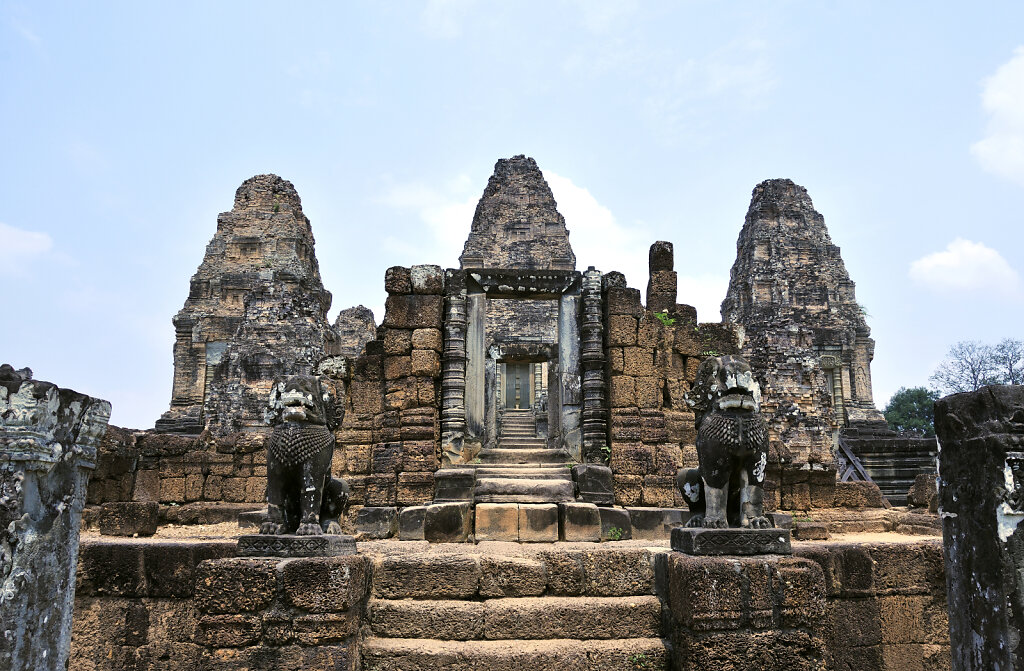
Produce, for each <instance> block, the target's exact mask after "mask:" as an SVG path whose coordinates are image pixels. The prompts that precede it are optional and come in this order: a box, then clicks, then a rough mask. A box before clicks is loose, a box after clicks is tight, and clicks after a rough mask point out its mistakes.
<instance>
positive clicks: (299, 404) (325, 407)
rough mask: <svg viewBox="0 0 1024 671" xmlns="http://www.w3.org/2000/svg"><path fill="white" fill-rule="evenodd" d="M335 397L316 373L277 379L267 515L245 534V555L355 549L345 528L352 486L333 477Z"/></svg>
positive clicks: (241, 543) (241, 547)
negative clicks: (257, 528) (344, 515)
mask: <svg viewBox="0 0 1024 671" xmlns="http://www.w3.org/2000/svg"><path fill="white" fill-rule="evenodd" d="M334 410H335V408H334V399H333V397H332V395H331V394H330V392H329V391H328V390H327V389H326V388H325V387H324V385H323V384H322V383H321V381H320V378H318V377H315V376H312V375H294V376H292V377H289V378H288V379H287V380H285V381H284V382H275V383H274V387H273V389H272V390H271V392H270V402H269V405H268V411H267V419H268V421H269V422H270V423H273V424H274V431H273V433H271V434H270V436H269V437H268V438H267V441H266V446H267V520H266V521H265V522H263V524H262V525H261V526H260V532H259V534H252V535H247V536H241V537H240V538H239V539H238V554H239V556H243V557H266V556H269V557H324V556H337V555H345V554H354V553H355V552H356V544H355V539H353V538H352V537H351V536H346V535H343V534H342V533H341V524H340V522H341V515H342V513H344V510H345V508H346V507H347V505H348V498H349V488H348V484H347V483H346V482H345V481H344V480H340V479H337V478H332V477H331V460H332V458H333V456H334V432H333V429H334V427H335V412H334Z"/></svg>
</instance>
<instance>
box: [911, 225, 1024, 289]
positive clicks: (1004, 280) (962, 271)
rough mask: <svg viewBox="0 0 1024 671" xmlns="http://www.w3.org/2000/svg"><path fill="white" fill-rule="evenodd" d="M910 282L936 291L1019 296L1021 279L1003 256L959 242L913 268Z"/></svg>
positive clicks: (915, 264) (921, 260) (977, 245)
mask: <svg viewBox="0 0 1024 671" xmlns="http://www.w3.org/2000/svg"><path fill="white" fill-rule="evenodd" d="M909 274H910V278H911V279H912V280H914V282H916V283H917V284H919V285H921V286H925V287H928V288H930V289H933V290H936V291H949V290H952V291H968V292H976V291H988V292H993V293H996V294H999V295H1007V296H1011V297H1013V296H1018V297H1019V293H1020V291H1021V280H1020V275H1019V274H1018V273H1017V271H1016V270H1014V269H1013V268H1012V267H1011V266H1010V264H1009V263H1007V261H1006V259H1004V258H1003V257H1002V255H1001V254H1000V253H999V252H997V251H996V250H994V249H992V248H991V247H986V246H985V245H984V244H982V243H980V242H972V241H970V240H964V239H963V238H957V239H956V240H953V242H951V243H949V245H947V246H946V249H945V250H944V251H941V252H935V253H934V254H929V255H927V256H924V257H922V258H920V259H918V260H916V261H914V262H913V263H911V264H910V273H909Z"/></svg>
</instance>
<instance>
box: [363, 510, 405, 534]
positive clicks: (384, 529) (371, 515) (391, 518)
mask: <svg viewBox="0 0 1024 671" xmlns="http://www.w3.org/2000/svg"><path fill="white" fill-rule="evenodd" d="M355 524H356V530H357V531H358V532H359V533H360V535H362V536H365V537H366V538H378V539H379V538H391V537H392V536H394V535H395V534H396V533H398V509H397V508H394V507H391V506H365V507H363V508H360V509H359V512H358V513H356V522H355Z"/></svg>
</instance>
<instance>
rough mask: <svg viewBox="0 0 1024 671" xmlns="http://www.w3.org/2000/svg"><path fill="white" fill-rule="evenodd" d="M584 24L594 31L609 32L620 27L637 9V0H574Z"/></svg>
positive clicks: (598, 32) (599, 32)
mask: <svg viewBox="0 0 1024 671" xmlns="http://www.w3.org/2000/svg"><path fill="white" fill-rule="evenodd" d="M573 4H575V5H576V9H577V10H578V11H579V12H580V16H581V18H582V19H583V25H584V26H585V27H586V28H587V30H589V31H590V32H592V33H595V34H602V33H607V32H608V31H609V30H610V29H613V28H617V27H620V26H621V25H622V22H623V21H624V20H625V19H626V18H628V17H629V16H630V15H631V14H634V13H635V12H636V9H637V3H636V2H635V0H574V2H573Z"/></svg>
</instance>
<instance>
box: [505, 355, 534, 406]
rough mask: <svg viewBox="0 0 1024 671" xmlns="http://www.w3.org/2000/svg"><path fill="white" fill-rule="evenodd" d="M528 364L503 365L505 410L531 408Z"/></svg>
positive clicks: (530, 374) (531, 398) (530, 380)
mask: <svg viewBox="0 0 1024 671" xmlns="http://www.w3.org/2000/svg"><path fill="white" fill-rule="evenodd" d="M530 368H531V366H530V364H528V363H506V364H505V409H507V410H529V409H530V408H531V407H533V393H532V392H533V385H532V383H533V374H532V371H531V370H530Z"/></svg>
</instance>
